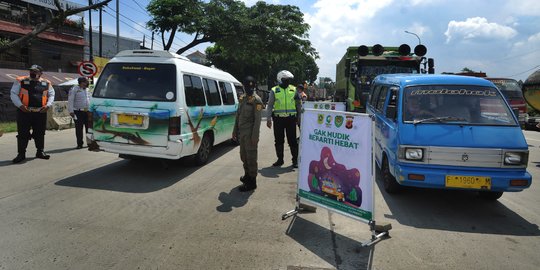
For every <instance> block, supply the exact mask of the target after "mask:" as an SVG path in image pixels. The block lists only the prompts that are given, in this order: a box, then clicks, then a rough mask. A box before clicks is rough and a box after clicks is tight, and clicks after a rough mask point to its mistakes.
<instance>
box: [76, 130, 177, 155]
mask: <svg viewBox="0 0 540 270" xmlns="http://www.w3.org/2000/svg"><path fill="white" fill-rule="evenodd" d="M86 138H87V140H88V142H89V145H94V149H90V150H92V151H105V152H109V153H116V154H126V155H133V156H141V157H151V158H164V159H179V158H181V157H183V155H182V149H183V143H182V141H181V140H177V141H168V142H167V146H148V145H134V144H124V143H114V142H104V141H96V140H94V136H92V134H87V137H86Z"/></svg>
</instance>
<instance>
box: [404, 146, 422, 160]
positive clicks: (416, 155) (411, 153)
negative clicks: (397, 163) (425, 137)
mask: <svg viewBox="0 0 540 270" xmlns="http://www.w3.org/2000/svg"><path fill="white" fill-rule="evenodd" d="M405 159H407V160H422V159H424V149H422V148H405Z"/></svg>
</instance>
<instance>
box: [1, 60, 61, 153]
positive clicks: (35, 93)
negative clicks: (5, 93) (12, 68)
mask: <svg viewBox="0 0 540 270" xmlns="http://www.w3.org/2000/svg"><path fill="white" fill-rule="evenodd" d="M29 70H30V76H21V77H18V78H17V81H16V82H15V83H14V84H13V87H11V101H12V102H13V104H14V105H15V106H16V107H17V108H18V109H17V152H18V154H17V157H15V158H14V159H13V163H19V162H21V161H23V160H25V159H26V147H27V146H28V141H29V140H30V139H31V138H34V143H35V145H36V149H37V151H36V157H37V158H41V159H49V158H50V156H49V155H47V154H45V152H44V151H43V149H44V147H45V129H46V128H47V110H48V109H49V107H51V106H52V104H53V101H54V89H53V87H52V84H51V82H50V81H48V80H45V79H42V78H41V75H42V74H43V68H42V67H40V66H38V65H32V66H31V67H30V69H29ZM30 129H32V135H30Z"/></svg>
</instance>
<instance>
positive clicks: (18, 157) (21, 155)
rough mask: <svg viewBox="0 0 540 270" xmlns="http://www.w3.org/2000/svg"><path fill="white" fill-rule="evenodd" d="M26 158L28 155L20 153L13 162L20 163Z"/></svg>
mask: <svg viewBox="0 0 540 270" xmlns="http://www.w3.org/2000/svg"><path fill="white" fill-rule="evenodd" d="M25 159H26V155H25V154H24V153H22V154H21V153H19V154H18V155H17V156H16V157H15V158H14V159H13V160H12V161H11V162H13V163H19V162H21V161H23V160H25Z"/></svg>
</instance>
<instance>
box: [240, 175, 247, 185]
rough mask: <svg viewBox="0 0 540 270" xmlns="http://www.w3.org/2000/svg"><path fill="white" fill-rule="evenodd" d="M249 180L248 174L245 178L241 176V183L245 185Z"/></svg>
mask: <svg viewBox="0 0 540 270" xmlns="http://www.w3.org/2000/svg"><path fill="white" fill-rule="evenodd" d="M248 178H249V176H248V175H247V174H244V176H240V182H242V183H244V184H245V183H246V182H247V179H248Z"/></svg>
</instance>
